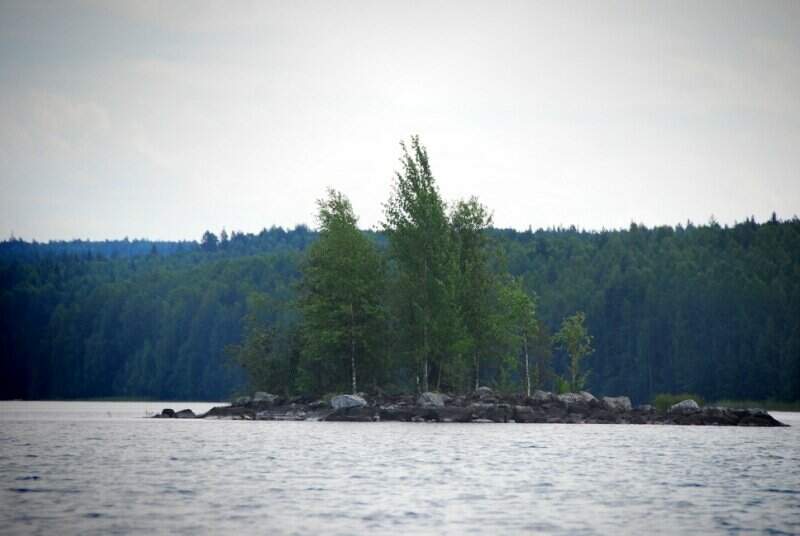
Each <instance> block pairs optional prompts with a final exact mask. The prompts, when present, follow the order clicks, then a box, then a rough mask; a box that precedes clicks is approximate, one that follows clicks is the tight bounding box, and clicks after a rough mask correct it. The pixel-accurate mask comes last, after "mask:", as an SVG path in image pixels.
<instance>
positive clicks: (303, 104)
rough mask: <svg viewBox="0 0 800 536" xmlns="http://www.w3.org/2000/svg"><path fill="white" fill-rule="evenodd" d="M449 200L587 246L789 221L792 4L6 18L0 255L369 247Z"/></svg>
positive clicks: (353, 5) (334, 6) (102, 10)
mask: <svg viewBox="0 0 800 536" xmlns="http://www.w3.org/2000/svg"><path fill="white" fill-rule="evenodd" d="M414 133H417V134H419V135H420V136H421V139H422V142H423V144H425V145H426V146H427V147H428V150H429V154H430V158H431V163H432V166H433V171H434V174H435V176H436V178H437V180H438V183H439V186H440V189H441V192H442V194H443V196H444V197H445V199H447V200H454V199H458V198H461V197H467V196H469V195H477V196H478V197H479V198H480V200H481V201H482V202H483V203H484V204H486V205H487V206H488V207H489V208H490V209H491V210H492V211H493V212H494V219H495V225H497V226H502V227H515V228H518V229H526V228H528V226H532V227H533V228H534V229H535V228H538V227H549V226H557V225H565V226H566V225H571V224H574V225H576V226H578V227H582V228H587V229H601V228H619V227H627V226H628V225H629V224H630V222H631V221H635V222H642V223H645V224H647V225H658V224H673V225H674V224H677V223H679V222H686V220H688V219H691V220H692V221H694V222H699V223H704V222H707V221H708V220H709V218H710V216H712V215H713V216H715V217H716V219H717V220H718V221H720V222H722V223H733V222H734V221H736V220H738V221H741V220H743V219H745V218H746V217H748V216H751V215H754V216H755V217H756V219H757V220H759V221H761V220H764V219H766V218H767V217H768V216H769V215H770V213H771V212H772V211H776V212H777V213H778V216H779V217H782V218H789V217H792V216H793V215H796V214H798V213H800V2H797V1H789V2H785V3H777V2H774V3H770V2H760V1H755V0H754V1H752V2H743V3H740V2H734V1H723V2H709V1H703V2H698V1H692V2H686V3H683V2H677V1H669V2H661V1H658V2H653V3H645V2H642V1H640V0H636V1H633V2H613V3H602V2H597V1H591V2H563V1H558V2H552V3H550V2H532V1H524V2H489V1H487V2H465V1H453V2H403V1H398V0H393V1H391V2H376V1H364V2H360V1H355V2H353V1H347V2H344V1H342V2H333V1H330V0H324V1H314V2H299V1H295V0H293V1H291V2H290V1H287V2H274V3H273V2H264V1H257V2H252V3H251V2H209V3H205V2H197V1H192V2H185V3H184V2H178V1H170V2H163V3H162V2H149V1H142V0H137V1H133V2H129V3H121V2H116V3H115V2H68V1H60V2H48V3H41V4H39V3H37V2H29V1H23V2H19V3H16V2H9V1H3V2H2V3H0V187H1V192H2V193H1V194H0V238H7V237H8V236H10V234H11V233H12V232H13V233H14V234H15V235H16V236H18V237H22V238H25V239H27V240H30V239H37V240H48V239H71V238H91V239H103V238H122V237H124V236H129V237H131V238H133V237H148V238H154V239H199V238H200V235H201V234H202V232H203V231H204V230H206V229H211V230H213V231H215V232H219V230H220V229H222V228H223V227H225V228H226V229H228V230H229V231H230V230H242V231H246V232H257V231H259V230H260V229H261V228H263V227H269V226H272V225H282V226H294V225H295V224H297V223H308V224H310V225H313V224H314V217H313V215H314V209H315V205H314V201H315V199H317V198H319V197H321V196H322V195H323V194H324V190H325V188H326V187H327V186H332V187H335V188H336V189H339V190H342V191H343V192H344V193H345V194H347V195H348V196H349V197H350V198H351V200H352V202H353V205H354V207H355V209H356V211H357V213H358V214H359V215H360V217H361V226H362V227H372V226H374V225H377V224H378V223H379V222H380V220H381V217H382V207H381V204H382V203H383V202H384V201H385V200H386V199H387V197H388V195H389V191H390V184H391V180H392V175H393V172H394V170H396V169H398V157H399V154H400V149H399V146H398V142H399V141H400V140H401V139H403V138H407V137H408V136H409V135H411V134H414Z"/></svg>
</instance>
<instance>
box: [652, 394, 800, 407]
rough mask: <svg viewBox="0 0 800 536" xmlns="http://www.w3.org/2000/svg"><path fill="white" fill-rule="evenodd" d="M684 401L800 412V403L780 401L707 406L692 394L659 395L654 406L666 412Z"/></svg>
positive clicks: (724, 403)
mask: <svg viewBox="0 0 800 536" xmlns="http://www.w3.org/2000/svg"><path fill="white" fill-rule="evenodd" d="M682 400H694V401H695V402H697V404H698V405H699V406H704V405H708V406H720V407H723V408H734V409H746V408H759V409H764V410H767V411H800V401H795V402H780V401H778V400H731V399H727V398H726V399H723V400H717V401H716V402H709V403H708V404H706V402H705V400H704V399H703V397H702V396H700V395H696V394H692V393H679V394H674V395H673V394H669V393H662V394H658V395H656V396H655V398H653V406H655V407H656V409H658V410H659V411H666V410H668V409H669V408H670V406H672V405H673V404H677V403H678V402H680V401H682Z"/></svg>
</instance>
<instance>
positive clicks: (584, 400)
mask: <svg viewBox="0 0 800 536" xmlns="http://www.w3.org/2000/svg"><path fill="white" fill-rule="evenodd" d="M558 399H559V400H560V401H561V402H563V403H565V404H566V405H568V406H569V405H574V404H591V403H592V402H597V399H596V398H595V397H594V395H593V394H592V393H589V392H587V391H581V392H580V393H564V394H563V395H558Z"/></svg>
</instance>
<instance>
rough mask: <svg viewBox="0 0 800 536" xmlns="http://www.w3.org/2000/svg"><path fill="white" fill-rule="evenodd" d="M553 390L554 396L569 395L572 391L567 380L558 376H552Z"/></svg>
mask: <svg viewBox="0 0 800 536" xmlns="http://www.w3.org/2000/svg"><path fill="white" fill-rule="evenodd" d="M553 386H554V387H553V390H554V391H555V392H556V394H559V395H563V394H565V393H570V392H572V391H573V389H572V386H571V385H570V382H569V380H567V379H565V378H562V377H561V376H559V375H555V376H553Z"/></svg>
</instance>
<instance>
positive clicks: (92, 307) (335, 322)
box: [0, 139, 800, 401]
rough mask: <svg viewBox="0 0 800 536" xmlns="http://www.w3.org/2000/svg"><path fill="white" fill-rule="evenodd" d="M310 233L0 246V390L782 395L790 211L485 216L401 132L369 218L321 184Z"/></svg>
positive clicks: (786, 391)
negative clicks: (546, 218)
mask: <svg viewBox="0 0 800 536" xmlns="http://www.w3.org/2000/svg"><path fill="white" fill-rule="evenodd" d="M318 224H319V225H318V227H319V230H318V231H311V230H309V229H308V228H306V227H302V226H301V227H298V228H296V229H294V230H283V229H277V228H273V229H270V230H265V231H263V232H262V233H259V234H256V235H248V234H244V233H230V235H228V233H227V232H226V233H220V234H219V236H217V235H214V234H213V233H211V232H208V233H206V236H205V238H204V239H203V240H202V241H201V243H188V244H185V245H184V246H182V247H181V248H174V249H172V250H168V251H165V252H164V253H161V252H160V251H159V248H158V247H156V248H152V247H143V246H145V245H144V244H139V243H137V246H136V252H134V253H131V254H127V255H124V256H120V255H116V256H114V255H104V254H102V252H99V251H97V250H94V251H93V250H92V248H91V244H92V243H87V242H84V243H81V245H80V248H81V249H80V251H77V252H69V251H64V250H63V248H61V249H60V250H59V251H58V253H57V254H47V252H46V251H43V250H42V247H43V246H44V245H40V244H37V245H33V244H28V243H24V242H23V243H22V244H20V241H18V240H14V243H13V247H14V248H15V249H16V250H23V251H24V254H19V255H15V254H13V253H10V252H9V251H8V244H9V242H11V241H8V242H3V243H0V251H3V252H4V254H3V255H0V350H1V352H0V353H2V359H1V360H0V372H1V374H0V396H2V397H3V398H76V397H110V396H126V397H149V398H162V399H164V398H167V399H176V398H183V399H186V398H195V399H219V398H222V397H226V396H228V395H229V394H230V393H232V392H233V391H236V390H245V389H250V388H253V387H259V388H263V389H267V390H270V391H273V392H281V393H288V394H303V393H315V394H321V393H325V392H332V391H338V392H341V391H353V390H365V391H368V390H377V389H380V390H383V391H413V390H426V389H439V390H453V391H464V390H469V389H473V388H474V387H475V386H476V385H478V384H485V385H489V386H492V387H495V388H498V389H504V390H515V391H518V392H529V391H530V390H531V389H535V388H537V387H542V388H546V389H561V390H567V389H569V390H573V389H576V388H580V387H586V388H589V389H591V390H592V391H593V392H595V393H597V394H609V395H614V394H629V395H630V396H632V398H634V400H636V401H648V400H650V399H651V398H652V397H653V396H654V395H655V394H656V393H662V392H685V391H688V392H696V393H699V394H701V395H702V396H704V397H705V398H706V399H707V400H716V399H720V398H750V399H766V398H774V399H779V400H798V399H800V222H799V221H798V219H797V218H793V219H791V220H787V221H780V220H778V219H777V217H775V216H773V218H772V219H770V220H769V221H766V222H763V223H756V222H755V220H754V219H752V218H751V219H747V220H746V221H744V222H742V223H738V224H736V225H734V226H732V227H727V226H720V225H719V224H717V223H716V222H714V221H713V220H712V221H711V222H710V223H708V224H706V225H699V226H698V225H694V224H691V223H687V224H686V225H679V226H677V227H656V228H646V227H644V226H641V225H635V224H632V225H631V226H630V228H629V229H626V230H616V231H600V232H586V231H580V230H577V229H575V228H568V229H548V230H542V229H540V230H537V231H532V230H528V231H525V232H519V231H514V230H503V229H495V228H493V227H492V223H491V216H490V214H489V212H488V210H487V209H486V208H485V207H483V206H482V205H481V204H480V203H479V202H478V200H476V199H468V200H463V201H458V202H455V203H452V204H449V205H448V204H446V203H444V201H443V200H442V199H441V197H440V195H439V192H438V189H437V188H436V184H435V181H434V178H433V174H432V172H431V169H430V165H429V162H428V157H427V153H426V152H425V150H424V148H423V147H422V146H421V145H420V144H419V141H418V140H416V139H412V141H411V143H410V144H409V146H408V147H406V148H404V151H403V156H402V159H401V168H400V170H399V172H398V174H397V176H396V177H395V180H394V185H393V190H392V193H391V195H390V197H389V200H388V201H387V202H386V204H385V211H384V222H383V225H382V227H381V229H379V230H378V231H361V230H359V229H358V227H357V218H356V215H355V214H354V213H353V210H352V207H351V205H350V203H349V202H348V201H347V198H346V197H345V196H344V195H343V194H341V193H338V192H335V191H331V192H329V193H328V195H327V196H326V197H325V198H324V199H322V200H321V201H320V204H319V211H318ZM101 244H102V243H101ZM153 249H155V251H153ZM164 249H167V248H164ZM32 252H33V253H32ZM589 334H591V335H589Z"/></svg>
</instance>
